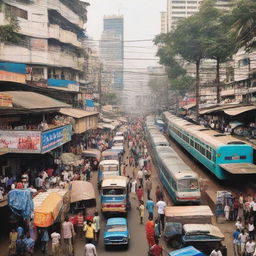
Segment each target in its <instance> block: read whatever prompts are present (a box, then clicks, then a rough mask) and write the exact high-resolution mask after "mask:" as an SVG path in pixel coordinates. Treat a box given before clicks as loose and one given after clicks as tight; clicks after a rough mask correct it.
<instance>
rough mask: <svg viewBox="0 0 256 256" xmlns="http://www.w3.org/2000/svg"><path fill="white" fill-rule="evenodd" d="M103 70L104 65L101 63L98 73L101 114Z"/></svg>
mask: <svg viewBox="0 0 256 256" xmlns="http://www.w3.org/2000/svg"><path fill="white" fill-rule="evenodd" d="M102 69H103V65H102V63H100V68H99V73H98V90H99V112H101V108H102V106H101V97H102V92H101V86H102Z"/></svg>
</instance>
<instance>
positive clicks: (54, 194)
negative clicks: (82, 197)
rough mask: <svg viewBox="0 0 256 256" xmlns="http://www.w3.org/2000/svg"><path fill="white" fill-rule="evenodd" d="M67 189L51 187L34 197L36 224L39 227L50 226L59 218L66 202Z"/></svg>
mask: <svg viewBox="0 0 256 256" xmlns="http://www.w3.org/2000/svg"><path fill="white" fill-rule="evenodd" d="M67 192H68V190H66V189H49V190H48V191H46V192H41V193H39V194H38V195H37V196H35V197H34V199H33V201H34V205H35V211H34V224H35V226H37V227H49V226H51V225H52V224H53V223H54V222H55V220H56V219H57V217H58V215H59V213H60V211H61V208H62V207H63V204H64V197H65V195H66V194H67Z"/></svg>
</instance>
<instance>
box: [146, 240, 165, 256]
mask: <svg viewBox="0 0 256 256" xmlns="http://www.w3.org/2000/svg"><path fill="white" fill-rule="evenodd" d="M149 251H150V255H152V256H163V248H162V246H160V245H159V240H158V239H157V240H156V243H155V244H154V245H153V246H152V247H151V248H150V249H149Z"/></svg>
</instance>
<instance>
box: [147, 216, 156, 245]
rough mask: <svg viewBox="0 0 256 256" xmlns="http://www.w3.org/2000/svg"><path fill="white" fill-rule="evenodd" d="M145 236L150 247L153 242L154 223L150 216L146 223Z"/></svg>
mask: <svg viewBox="0 0 256 256" xmlns="http://www.w3.org/2000/svg"><path fill="white" fill-rule="evenodd" d="M146 237H147V241H148V246H149V248H150V247H152V246H153V245H154V244H155V223H154V221H153V218H152V217H149V218H148V221H147V223H146Z"/></svg>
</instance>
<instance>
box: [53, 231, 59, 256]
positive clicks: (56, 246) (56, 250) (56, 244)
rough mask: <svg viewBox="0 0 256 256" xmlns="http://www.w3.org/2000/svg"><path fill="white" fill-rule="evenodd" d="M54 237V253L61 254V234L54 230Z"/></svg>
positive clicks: (55, 254)
mask: <svg viewBox="0 0 256 256" xmlns="http://www.w3.org/2000/svg"><path fill="white" fill-rule="evenodd" d="M51 238H52V255H53V256H57V255H59V250H60V234H59V233H57V232H53V233H52V234H51Z"/></svg>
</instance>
